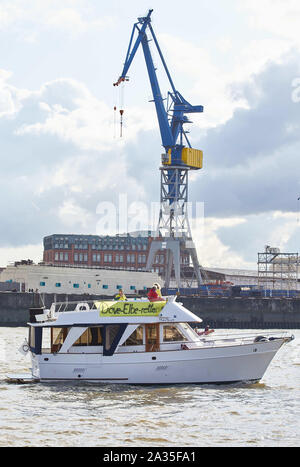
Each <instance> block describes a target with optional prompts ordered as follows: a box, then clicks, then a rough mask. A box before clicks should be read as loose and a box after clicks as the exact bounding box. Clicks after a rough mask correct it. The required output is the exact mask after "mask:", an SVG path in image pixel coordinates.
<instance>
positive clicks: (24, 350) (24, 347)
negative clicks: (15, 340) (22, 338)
mask: <svg viewBox="0 0 300 467" xmlns="http://www.w3.org/2000/svg"><path fill="white" fill-rule="evenodd" d="M22 350H23V352H25V353H27V352H28V351H29V345H28V344H23V345H22Z"/></svg>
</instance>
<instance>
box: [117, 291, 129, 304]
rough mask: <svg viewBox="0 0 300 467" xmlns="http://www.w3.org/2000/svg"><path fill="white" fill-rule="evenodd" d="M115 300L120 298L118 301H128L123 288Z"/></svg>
mask: <svg viewBox="0 0 300 467" xmlns="http://www.w3.org/2000/svg"><path fill="white" fill-rule="evenodd" d="M115 300H118V301H126V300H127V298H126V295H125V294H124V292H123V289H119V293H118V294H117V295H116V296H115Z"/></svg>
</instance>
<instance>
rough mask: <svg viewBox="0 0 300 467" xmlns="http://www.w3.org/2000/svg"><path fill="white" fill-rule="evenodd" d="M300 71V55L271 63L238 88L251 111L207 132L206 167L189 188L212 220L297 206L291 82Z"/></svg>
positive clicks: (296, 109)
mask: <svg viewBox="0 0 300 467" xmlns="http://www.w3.org/2000/svg"><path fill="white" fill-rule="evenodd" d="M298 73H299V55H298V54H290V55H289V56H288V57H286V61H285V63H282V64H270V65H268V66H267V67H266V68H265V69H264V70H263V71H262V72H261V73H259V74H257V75H255V76H253V79H252V82H251V83H247V84H246V85H244V86H243V87H241V88H240V89H239V92H241V93H242V95H243V96H244V97H245V98H246V99H247V102H248V105H249V108H248V109H238V110H236V111H235V112H234V115H233V117H232V119H230V120H228V121H227V122H226V123H225V124H223V125H220V126H218V127H217V128H213V129H209V130H208V131H207V134H206V137H205V138H204V139H203V141H202V147H203V149H204V154H205V168H204V170H203V173H202V175H201V176H200V177H199V179H198V181H197V182H193V183H192V188H191V190H192V195H193V197H194V198H196V199H200V200H201V201H204V202H205V207H206V211H207V213H208V215H209V216H215V215H218V216H224V215H227V216H236V215H246V214H254V213H260V212H267V211H274V210H281V211H290V209H291V206H293V207H294V204H293V202H294V199H295V198H296V195H297V193H298V192H299V189H300V186H299V182H300V177H299V150H300V137H299V134H300V133H299V129H300V124H299V115H300V106H299V104H296V103H295V102H293V100H292V91H293V88H292V81H293V78H294V77H295V76H297V75H298ZM198 146H200V143H199V144H198Z"/></svg>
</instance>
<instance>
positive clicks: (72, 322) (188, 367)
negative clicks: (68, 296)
mask: <svg viewBox="0 0 300 467" xmlns="http://www.w3.org/2000/svg"><path fill="white" fill-rule="evenodd" d="M30 321H31V322H30V323H28V324H29V340H28V342H27V344H26V343H25V346H24V345H23V351H25V352H26V351H28V352H30V354H31V359H32V374H31V375H30V377H31V380H33V381H41V382H44V381H45V382H46V381H75V380H77V381H78V380H82V381H91V382H97V383H109V384H111V383H121V384H178V383H180V384H182V383H184V384H185V383H197V384H200V383H201V384H202V383H203V384H207V383H215V384H220V383H226V384H227V383H233V382H244V381H245V382H257V381H259V380H260V379H261V378H262V377H263V375H264V373H265V371H266V370H267V368H268V366H269V364H270V362H271V360H272V359H273V357H274V356H275V354H276V353H277V351H278V350H279V349H280V347H281V346H282V345H283V344H285V343H287V342H290V341H291V340H292V339H293V336H292V335H288V333H286V332H278V333H275V334H274V332H273V333H270V332H267V333H265V332H263V336H262V335H258V334H255V335H254V334H253V331H252V332H251V334H250V333H245V332H243V333H242V334H241V333H240V335H229V336H224V335H222V333H220V335H219V336H218V332H217V331H216V332H215V333H213V334H209V335H205V334H203V333H202V335H199V334H198V333H197V329H195V328H196V327H197V326H199V325H200V323H201V322H202V320H201V319H200V318H199V317H197V316H196V315H195V314H193V313H191V312H190V311H189V310H187V309H186V308H184V307H183V305H182V304H181V303H178V302H177V301H176V298H175V297H168V298H167V299H166V300H164V301H157V302H149V301H148V300H147V299H140V300H128V301H118V302H117V301H93V302H80V303H70V302H69V303H54V304H52V306H51V308H50V309H48V310H47V309H40V310H35V311H34V310H32V312H31V319H30ZM260 334H262V332H261V331H260ZM26 347H27V348H26ZM13 378H14V377H13V376H12V377H11V379H13ZM15 379H17V378H16V377H15ZM23 381H26V378H25V379H24V378H23Z"/></svg>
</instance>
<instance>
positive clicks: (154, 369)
mask: <svg viewBox="0 0 300 467" xmlns="http://www.w3.org/2000/svg"><path fill="white" fill-rule="evenodd" d="M283 343H285V339H275V340H273V341H267V342H258V343H252V344H246V345H245V344H243V345H232V346H228V345H227V346H224V347H209V348H197V349H190V350H177V351H163V352H136V353H130V354H129V353H115V354H114V355H113V356H110V357H103V356H102V354H96V353H85V354H82V353H81V354H79V353H73V354H72V353H65V354H60V353H57V354H42V355H34V354H32V364H33V365H32V376H33V377H34V378H38V379H39V380H40V381H79V380H82V381H91V382H98V383H105V384H151V385H152V384H186V383H196V384H223V383H224V384H228V383H233V382H242V381H259V380H260V379H261V378H262V377H263V375H264V374H265V372H266V370H267V368H268V366H269V364H270V363H271V361H272V359H273V358H274V356H275V355H276V353H277V351H278V350H279V349H280V347H281V346H282V345H283Z"/></svg>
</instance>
